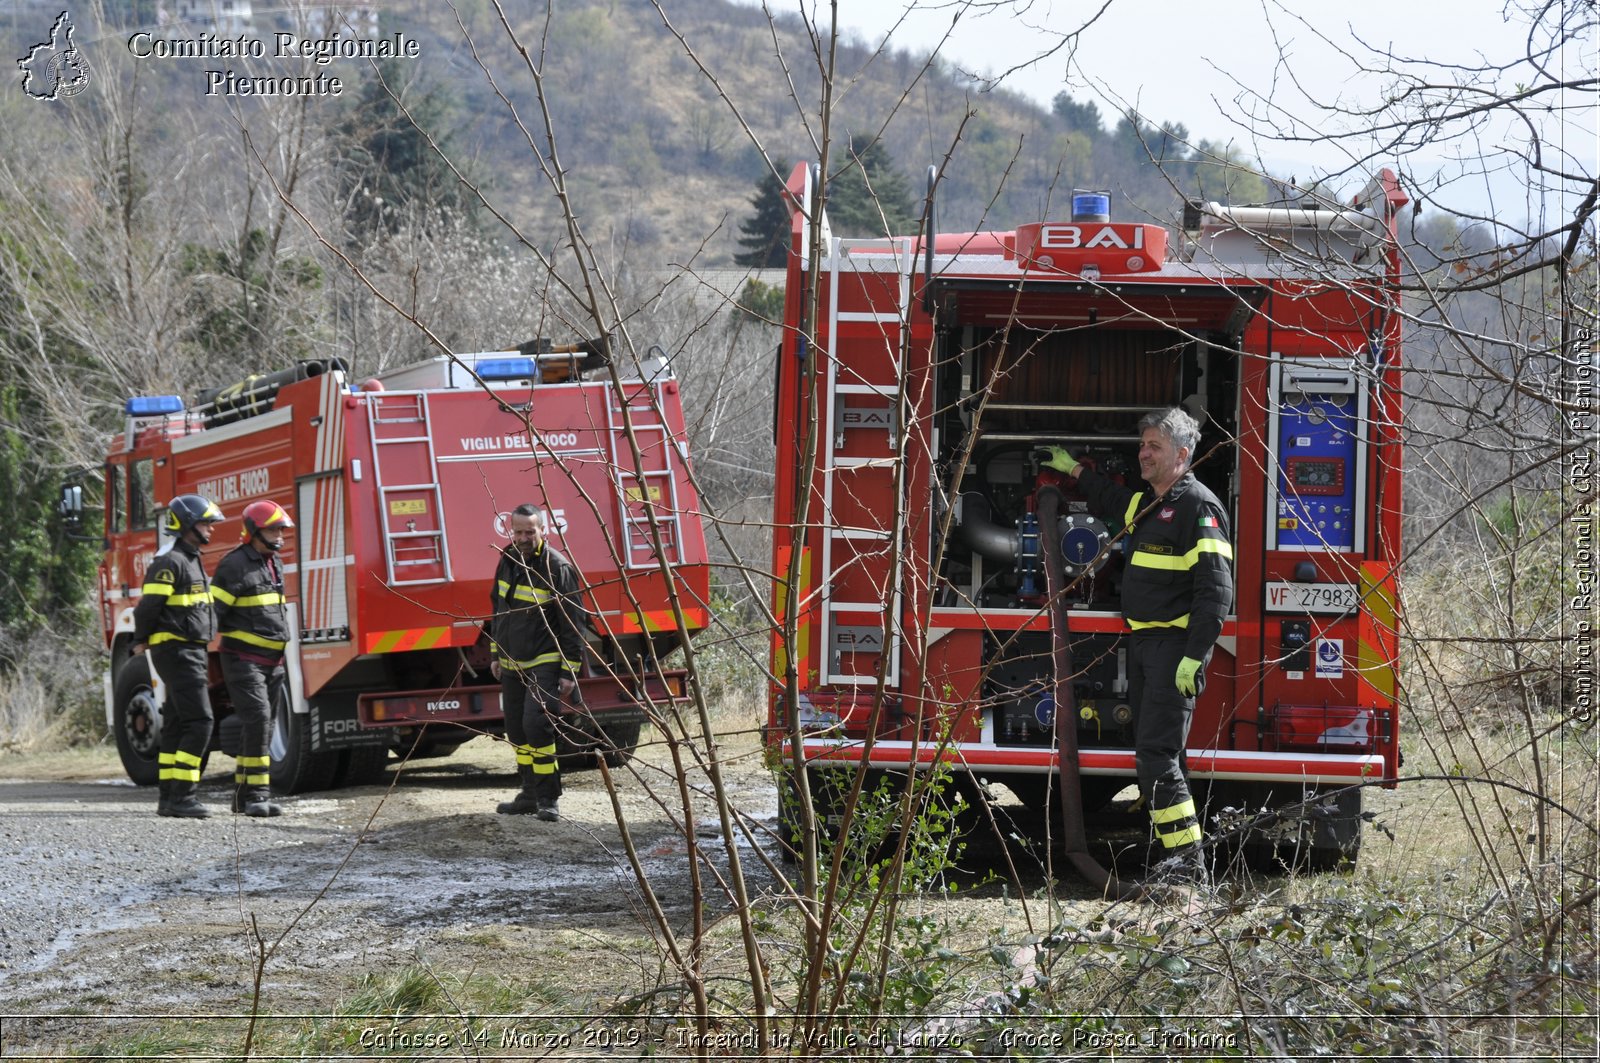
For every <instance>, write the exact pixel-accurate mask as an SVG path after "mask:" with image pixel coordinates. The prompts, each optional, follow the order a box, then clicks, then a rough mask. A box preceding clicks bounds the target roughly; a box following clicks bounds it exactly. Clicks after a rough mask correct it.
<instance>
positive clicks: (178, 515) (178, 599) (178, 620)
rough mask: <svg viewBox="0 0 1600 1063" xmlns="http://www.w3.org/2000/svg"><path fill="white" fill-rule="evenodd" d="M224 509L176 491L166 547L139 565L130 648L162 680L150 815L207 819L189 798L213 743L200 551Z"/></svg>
mask: <svg viewBox="0 0 1600 1063" xmlns="http://www.w3.org/2000/svg"><path fill="white" fill-rule="evenodd" d="M221 519H222V511H221V510H219V509H218V508H217V507H216V505H215V504H214V503H213V502H211V500H210V499H207V498H203V497H201V496H200V495H179V496H178V497H177V498H174V499H173V500H172V501H171V502H169V503H168V504H167V517H166V524H165V528H166V530H167V531H168V532H169V533H170V534H172V535H173V537H174V541H173V544H172V548H171V549H170V550H168V551H166V552H165V553H163V554H160V555H159V556H157V557H156V558H155V559H154V560H153V561H151V562H150V567H149V568H147V569H145V573H144V589H143V592H142V593H141V594H140V596H139V602H138V604H137V605H135V606H134V607H133V652H134V653H135V654H139V653H143V652H144V651H145V650H146V649H148V650H149V651H150V663H151V665H152V667H153V668H154V670H155V673H156V675H158V676H160V677H161V681H162V682H163V683H164V684H166V688H167V698H166V705H165V711H164V713H163V717H164V718H163V720H162V725H161V754H160V756H159V757H158V759H157V763H158V765H159V766H160V791H161V799H160V801H159V803H158V804H157V805H156V814H157V815H160V816H177V817H180V818H183V819H205V818H206V817H208V816H210V815H211V812H210V810H209V809H207V808H206V806H205V805H203V804H201V803H200V800H199V798H197V797H195V790H196V789H197V788H198V787H199V785H200V765H201V763H202V762H203V759H204V757H205V755H206V746H207V745H209V744H210V742H211V719H212V717H211V696H210V694H209V692H208V689H207V687H208V684H209V679H208V674H207V665H206V652H207V651H206V645H207V644H208V643H209V642H210V641H211V639H212V637H213V636H214V635H216V633H217V622H216V618H215V617H214V616H213V615H212V612H211V585H210V584H209V583H208V582H207V581H206V570H205V566H204V565H202V564H201V562H200V548H201V547H202V546H204V545H206V544H207V543H209V542H210V541H211V526H212V525H213V524H215V523H217V522H218V521H219V520H221Z"/></svg>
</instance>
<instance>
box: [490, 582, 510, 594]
mask: <svg viewBox="0 0 1600 1063" xmlns="http://www.w3.org/2000/svg"><path fill="white" fill-rule="evenodd" d="M494 589H495V592H496V593H498V594H499V595H500V597H502V598H504V597H505V596H506V595H507V594H509V593H510V592H511V584H509V583H507V582H506V581H505V580H503V579H497V580H495V581H494Z"/></svg>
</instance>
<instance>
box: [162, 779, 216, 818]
mask: <svg viewBox="0 0 1600 1063" xmlns="http://www.w3.org/2000/svg"><path fill="white" fill-rule="evenodd" d="M194 791H195V784H194V783H192V782H178V781H176V780H174V781H173V783H172V789H171V790H169V791H168V798H167V803H166V804H165V805H163V806H162V807H160V808H157V809H156V814H157V815H161V816H173V817H175V818H177V819H210V818H211V810H210V809H209V808H207V807H206V806H205V805H202V804H201V803H200V799H199V798H198V797H196V796H195V795H194Z"/></svg>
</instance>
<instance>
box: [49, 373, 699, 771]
mask: <svg viewBox="0 0 1600 1063" xmlns="http://www.w3.org/2000/svg"><path fill="white" fill-rule="evenodd" d="M601 349H602V348H601V345H599V344H593V343H591V344H583V345H570V346H567V347H564V348H561V349H556V348H555V347H554V346H553V345H551V344H549V343H548V342H535V343H533V344H528V345H524V347H523V348H522V349H520V350H519V351H510V352H501V353H496V354H492V355H480V356H467V357H466V358H463V359H451V358H448V357H443V356H441V357H437V358H434V359H432V360H430V361H427V362H424V363H421V364H418V365H413V366H408V367H405V368H401V369H397V370H394V371H392V372H388V373H385V374H383V375H381V376H378V377H376V378H373V379H371V380H367V381H364V382H361V383H359V384H356V383H354V382H352V381H351V380H349V379H348V378H347V375H346V371H345V368H344V366H343V365H342V364H340V363H338V362H337V361H335V362H327V363H322V362H306V363H301V364H299V365H297V366H294V367H292V368H290V369H287V370H284V371H282V372H279V373H275V374H270V375H263V376H256V377H251V378H249V379H248V380H245V381H242V382H240V383H239V384H237V385H234V386H232V387H229V388H222V389H217V390H214V391H211V392H207V393H203V394H202V395H200V396H199V397H198V400H197V401H195V402H194V403H192V404H186V403H185V402H183V401H182V400H181V399H180V398H179V397H177V396H142V397H136V398H133V399H130V400H129V401H128V405H127V411H126V413H127V421H126V427H125V429H124V431H123V432H122V433H121V435H119V436H117V437H115V438H114V439H113V440H112V441H111V446H110V448H109V451H108V453H107V456H106V465H105V483H106V489H105V501H104V519H105V544H106V552H105V556H104V560H103V562H102V564H101V567H100V595H99V604H100V613H101V619H102V622H103V626H104V630H105V637H106V645H107V647H108V649H109V650H110V652H111V667H110V671H109V675H108V677H107V707H106V713H107V723H108V724H109V726H110V727H111V730H112V733H113V734H114V735H115V737H116V741H117V747H118V750H119V752H120V753H121V755H122V761H123V765H124V767H125V768H126V769H127V771H128V774H129V775H130V776H131V777H132V778H133V779H134V780H135V781H137V782H139V783H142V784H149V783H153V782H154V781H155V779H156V754H157V752H158V749H159V734H160V727H161V706H162V700H163V687H162V684H161V679H160V676H158V675H155V674H153V673H152V671H151V669H150V664H149V661H148V658H147V657H146V656H139V657H134V656H131V655H130V654H129V652H128V651H129V646H130V643H131V641H132V640H131V634H132V630H133V622H132V607H133V604H134V601H135V600H136V597H137V595H138V594H139V591H140V579H141V576H142V574H143V572H144V569H145V567H146V566H147V565H148V564H149V561H150V559H151V557H152V556H154V555H155V553H156V552H157V551H158V550H160V549H162V548H163V546H164V544H163V543H162V542H161V541H160V540H159V538H158V531H157V529H158V528H159V527H160V526H161V520H160V516H161V506H162V505H163V504H164V503H165V502H166V501H167V500H169V499H171V498H173V497H175V496H177V495H180V494H185V493H194V494H200V495H204V496H205V497H207V498H209V499H211V500H213V501H215V502H216V503H217V504H218V505H219V506H220V507H221V508H222V512H223V514H224V515H225V517H226V518H227V519H226V520H225V522H224V523H223V524H221V525H219V526H218V532H217V534H216V536H215V538H214V540H213V543H212V545H211V546H210V547H209V548H207V549H206V551H205V552H204V557H205V561H206V566H207V569H208V571H209V570H210V569H212V568H214V567H215V564H216V562H217V560H218V559H219V558H220V557H221V555H222V554H224V553H226V552H227V551H229V550H231V549H232V548H233V547H234V546H236V545H237V544H238V531H239V523H238V518H239V515H240V513H241V512H242V511H243V510H244V508H245V506H247V505H249V504H250V503H251V502H254V501H257V500H260V499H272V500H274V501H276V502H278V503H280V504H282V505H283V506H284V507H285V508H286V509H287V510H288V512H289V514H290V516H291V517H292V518H293V520H294V522H295V530H294V532H293V534H292V535H291V536H290V538H289V542H288V544H287V545H286V547H285V549H284V551H283V555H282V556H283V559H284V562H285V574H286V596H287V597H288V599H289V602H290V614H291V626H292V629H293V630H294V632H295V633H296V635H295V638H294V639H293V641H292V642H291V643H290V646H289V650H288V656H287V667H288V673H289V679H290V682H289V684H288V686H289V691H290V697H289V700H288V702H287V703H285V704H283V705H280V706H279V707H278V709H277V713H276V717H277V725H276V733H275V737H274V740H273V746H272V751H271V752H272V780H273V784H274V787H275V788H276V789H278V790H280V791H283V792H289V793H294V792H300V791H305V790H316V789H324V788H328V787H332V786H340V785H345V784H354V783H360V782H368V781H372V780H373V779H375V778H376V777H377V776H378V775H380V774H381V773H382V771H383V768H384V765H385V763H386V761H387V759H388V757H389V754H390V753H391V751H395V752H401V753H409V754H411V755H413V756H426V755H441V754H444V753H448V752H450V751H453V750H454V749H455V748H456V746H458V745H460V744H461V743H462V742H464V741H466V740H467V739H468V738H471V737H472V736H473V735H475V734H479V733H498V732H499V731H500V729H501V714H500V705H499V684H498V682H496V681H495V680H494V679H492V678H491V676H490V673H489V662H490V655H489V651H488V646H487V642H486V639H485V637H484V635H483V620H484V615H485V614H486V613H487V612H488V609H489V597H490V596H489V591H490V582H491V581H492V580H493V578H494V571H495V565H496V562H497V560H498V557H499V552H500V550H501V548H502V547H504V546H505V545H506V543H507V542H508V526H507V523H508V516H509V512H510V510H511V509H513V508H514V507H516V506H517V505H519V504H521V503H525V502H529V503H533V504H535V505H538V506H541V507H543V508H544V510H545V512H546V515H547V516H548V517H549V520H550V527H551V529H552V530H551V536H550V538H551V541H552V542H553V543H555V545H556V546H557V548H558V549H560V550H561V551H562V552H563V553H565V554H566V555H567V556H568V557H569V558H570V559H571V560H572V561H573V563H574V564H575V565H576V566H577V568H578V570H579V571H580V572H581V573H582V575H583V580H584V584H585V588H584V589H585V594H584V604H585V606H586V607H587V609H588V612H589V615H590V618H591V626H592V637H591V639H590V652H589V654H588V657H589V661H588V662H587V665H586V668H585V672H584V675H583V677H582V678H581V680H580V685H581V687H582V694H583V702H584V704H585V706H586V711H585V712H583V713H580V714H579V715H578V716H577V717H576V718H575V720H576V724H577V727H576V728H575V729H569V730H567V731H566V732H565V733H564V734H563V736H562V737H561V739H560V741H559V743H558V749H559V752H560V755H561V756H562V758H563V762H564V765H565V766H567V767H569V768H577V767H583V766H585V765H592V764H593V758H594V757H595V756H596V755H597V754H598V755H605V756H610V757H612V758H615V757H617V756H620V755H625V754H626V753H627V752H628V751H630V750H631V749H632V748H633V746H634V744H635V743H636V742H637V741H638V738H639V729H640V726H641V725H642V724H643V723H644V722H645V721H646V720H647V709H648V708H649V707H650V706H651V705H661V704H666V703H669V702H672V701H674V700H676V699H680V698H682V697H683V695H684V682H685V676H684V674H683V673H682V672H681V671H674V670H671V669H664V668H662V667H661V661H662V659H663V658H665V657H666V656H667V655H668V654H669V653H670V652H671V650H672V649H673V648H674V647H675V646H677V645H678V643H679V640H681V639H683V638H687V637H689V636H690V635H692V634H694V633H695V632H696V631H698V630H699V629H701V628H703V627H705V625H706V623H707V619H708V615H707V608H708V606H707V602H708V580H709V575H708V566H707V562H706V546H705V537H704V533H703V531H702V528H701V525H700V520H699V503H698V501H697V499H696V495H695V491H694V487H693V485H692V483H691V480H690V468H689V453H688V448H687V444H686V436H685V430H684V421H683V407H682V402H681V399H680V396H679V394H678V382H677V380H676V379H675V378H674V377H673V375H672V372H671V369H670V366H669V365H668V363H667V362H666V360H665V359H664V358H663V357H660V356H659V350H658V349H655V350H656V352H657V353H655V354H652V355H651V356H650V357H647V358H646V359H644V360H643V361H642V363H641V364H639V365H636V366H633V367H632V368H631V369H630V370H629V371H627V372H622V373H620V374H618V375H617V376H616V377H614V376H613V370H612V369H611V368H610V366H609V365H608V364H607V363H606V359H605V358H604V357H603V356H602V355H601V354H600V350H601ZM81 494H82V492H81V491H78V490H75V489H72V488H69V489H68V491H67V501H68V502H69V503H75V500H76V499H78V498H81ZM67 508H68V509H69V511H70V509H71V508H72V507H71V505H70V504H69V505H68V507H67ZM214 656H215V654H213V657H214ZM213 680H214V682H213V687H212V700H213V704H214V705H215V706H216V708H217V715H218V720H219V724H218V729H217V735H216V738H215V740H214V742H213V748H220V749H221V750H222V751H224V752H232V751H234V750H235V749H236V748H237V734H236V733H235V731H234V728H233V720H232V718H231V717H230V715H229V707H228V703H227V693H226V688H225V686H223V684H222V683H221V677H220V671H219V670H218V669H217V668H216V666H215V661H213Z"/></svg>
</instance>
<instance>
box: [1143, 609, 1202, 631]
mask: <svg viewBox="0 0 1600 1063" xmlns="http://www.w3.org/2000/svg"><path fill="white" fill-rule="evenodd" d="M1128 626H1129V627H1130V628H1132V629H1133V630H1134V631H1143V630H1145V629H1146V628H1152V627H1182V628H1186V627H1188V626H1189V614H1188V613H1184V614H1183V615H1182V616H1180V617H1178V618H1177V619H1176V620H1130V621H1128Z"/></svg>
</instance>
